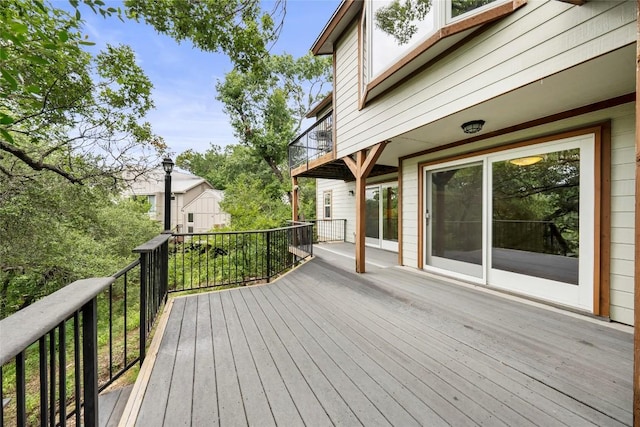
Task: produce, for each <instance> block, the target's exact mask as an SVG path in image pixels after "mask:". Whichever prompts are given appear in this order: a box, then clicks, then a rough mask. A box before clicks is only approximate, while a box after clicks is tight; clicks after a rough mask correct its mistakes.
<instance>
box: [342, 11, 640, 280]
mask: <svg viewBox="0 0 640 427" xmlns="http://www.w3.org/2000/svg"><path fill="white" fill-rule="evenodd" d="M639 1H640V0H639ZM386 145H387V143H386V142H381V143H379V144H377V145H374V146H373V147H371V149H369V150H366V149H365V150H360V151H358V152H357V153H356V159H355V161H354V159H352V158H351V157H348V156H347V157H345V158H343V160H344V162H345V164H346V165H347V166H348V167H349V169H350V170H351V173H352V174H353V176H354V177H355V178H356V273H364V272H365V244H364V243H365V232H366V205H367V201H366V189H367V177H368V176H369V174H370V173H371V170H372V169H373V166H375V164H376V161H377V160H378V158H379V157H380V154H382V151H383V150H384V147H385V146H386Z"/></svg>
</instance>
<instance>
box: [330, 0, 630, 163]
mask: <svg viewBox="0 0 640 427" xmlns="http://www.w3.org/2000/svg"><path fill="white" fill-rule="evenodd" d="M635 22H636V13H635V2H632V1H622V2H614V1H589V2H588V3H587V4H586V5H585V6H581V7H567V5H566V4H565V3H562V2H559V1H555V0H550V1H541V0H529V2H528V4H527V5H525V6H524V7H523V8H521V9H519V10H518V11H517V12H515V13H514V14H512V15H510V16H509V17H507V18H505V19H503V20H501V21H499V22H497V23H496V24H495V25H494V26H492V27H491V28H489V29H488V30H487V31H485V32H484V33H482V34H481V35H479V36H478V37H476V38H474V39H473V40H471V41H470V42H469V43H468V44H467V45H465V46H463V47H461V48H460V49H458V50H456V51H455V52H454V53H452V54H451V55H449V56H447V57H445V58H443V59H442V60H441V61H439V62H438V63H436V64H434V65H433V66H432V67H430V68H429V69H427V70H425V71H423V72H422V73H421V74H419V75H418V76H416V77H415V78H413V79H411V80H410V81H408V82H407V83H405V84H403V85H402V86H400V87H399V88H397V89H395V90H394V91H393V92H391V93H389V94H387V95H385V96H384V97H382V98H381V99H378V100H376V101H375V102H372V103H371V105H369V106H367V107H366V108H364V109H363V110H361V111H359V110H358V90H357V89H358V85H357V78H358V77H357V76H358V46H357V40H358V37H357V34H358V29H357V28H358V27H357V25H356V24H354V25H352V27H351V28H350V29H349V30H348V31H347V32H346V33H345V36H344V37H343V38H342V39H341V40H340V42H339V43H338V44H337V45H336V49H335V51H336V55H337V59H336V78H335V86H336V117H337V120H338V124H337V141H338V152H337V157H338V158H340V157H344V156H345V155H347V154H351V153H353V152H356V151H358V150H361V149H363V148H366V147H368V146H371V145H372V144H374V143H376V142H379V141H383V140H385V139H389V138H392V137H395V136H397V135H399V134H402V133H404V132H407V131H409V130H412V129H415V128H417V127H419V126H421V125H424V124H426V123H430V122H433V121H435V120H438V119H440V118H442V117H445V116H447V115H449V114H452V113H454V112H457V111H460V110H462V109H464V108H468V107H470V106H473V105H476V104H478V103H480V102H482V101H485V100H488V99H491V98H493V97H496V96H499V95H501V94H503V93H505V92H508V91H510V90H513V89H516V88H518V87H521V86H523V85H525V84H528V83H531V82H534V81H536V80H538V79H541V78H544V77H546V76H548V75H551V74H554V73H556V72H558V71H561V70H564V69H566V68H568V67H570V66H572V65H574V64H578V63H581V62H584V61H586V60H589V59H592V58H594V57H597V56H599V55H601V54H603V53H606V52H609V51H611V50H614V49H616V48H618V47H622V46H625V45H628V44H629V43H633V42H635V40H636V23H635ZM591 34H597V36H595V37H589V35H591Z"/></svg>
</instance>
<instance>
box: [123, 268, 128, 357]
mask: <svg viewBox="0 0 640 427" xmlns="http://www.w3.org/2000/svg"><path fill="white" fill-rule="evenodd" d="M123 286H124V288H123V290H122V293H123V302H122V307H123V308H122V310H123V312H122V317H123V319H124V320H123V323H124V325H123V328H124V331H123V336H124V343H123V347H124V349H123V356H122V359H123V360H122V366H127V341H129V340H128V339H127V312H128V311H129V306H128V304H127V288H128V287H129V272H128V271H125V273H124V277H123Z"/></svg>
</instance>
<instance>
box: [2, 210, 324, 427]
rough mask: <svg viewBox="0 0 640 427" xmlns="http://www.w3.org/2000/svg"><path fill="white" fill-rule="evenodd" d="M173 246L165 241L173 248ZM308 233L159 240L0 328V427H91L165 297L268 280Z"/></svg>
mask: <svg viewBox="0 0 640 427" xmlns="http://www.w3.org/2000/svg"><path fill="white" fill-rule="evenodd" d="M170 241H171V243H170ZM312 242H313V225H312V224H309V223H296V224H294V225H291V226H289V227H283V228H279V229H275V230H265V231H248V232H237V233H206V234H173V235H172V234H162V235H160V236H157V237H156V238H154V239H152V240H150V241H149V242H147V243H145V244H144V245H141V246H139V247H137V248H135V249H134V252H135V253H138V254H139V259H137V260H136V261H134V262H132V263H131V264H129V265H128V266H127V267H125V268H124V269H122V270H121V271H119V272H118V273H116V274H115V275H114V276H111V277H103V278H91V279H85V280H80V281H77V282H74V283H71V284H70V285H68V286H65V287H64V288H62V289H60V290H59V291H57V292H55V293H53V294H51V295H49V296H47V297H45V298H43V299H41V300H39V301H37V302H36V303H34V304H32V305H31V306H29V307H27V308H25V309H23V310H20V311H19V312H17V313H15V314H13V315H11V316H9V317H7V318H6V319H3V320H1V321H0V343H1V344H0V366H1V369H0V384H1V385H2V387H1V388H0V402H2V405H1V406H0V426H2V425H17V426H26V425H43V426H44V425H49V426H57V425H76V426H80V425H83V426H87V427H90V426H97V425H98V409H99V408H98V394H99V393H100V391H102V390H104V389H105V388H106V387H108V386H109V385H111V384H113V382H114V381H115V380H117V379H118V378H120V377H121V376H122V375H123V374H124V373H125V372H127V371H128V370H129V369H130V368H132V367H133V366H135V365H136V364H138V363H140V364H141V363H142V361H143V360H144V358H145V352H146V344H147V341H148V337H149V333H150V331H151V329H152V327H153V325H154V323H155V320H156V318H157V316H158V314H159V313H160V312H161V310H162V307H163V305H164V304H165V302H166V299H167V295H168V294H169V293H170V292H175V291H181V290H191V289H201V288H209V287H214V286H220V285H232V284H246V283H255V282H260V281H263V282H264V281H266V282H268V281H270V280H271V279H272V278H273V277H274V276H276V275H278V274H280V273H282V272H284V271H286V270H287V269H289V268H291V267H293V266H294V265H295V264H297V263H299V262H300V261H301V260H303V259H305V258H307V257H309V256H311V255H312V254H313V243H312Z"/></svg>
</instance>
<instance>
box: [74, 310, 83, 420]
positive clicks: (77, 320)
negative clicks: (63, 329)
mask: <svg viewBox="0 0 640 427" xmlns="http://www.w3.org/2000/svg"><path fill="white" fill-rule="evenodd" d="M73 359H74V360H73V361H74V377H75V378H74V383H75V390H74V397H75V408H74V412H75V417H76V427H80V426H81V425H82V421H81V418H80V402H81V400H80V399H81V393H80V392H81V382H80V316H79V315H78V312H77V311H76V312H75V313H74V314H73Z"/></svg>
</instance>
